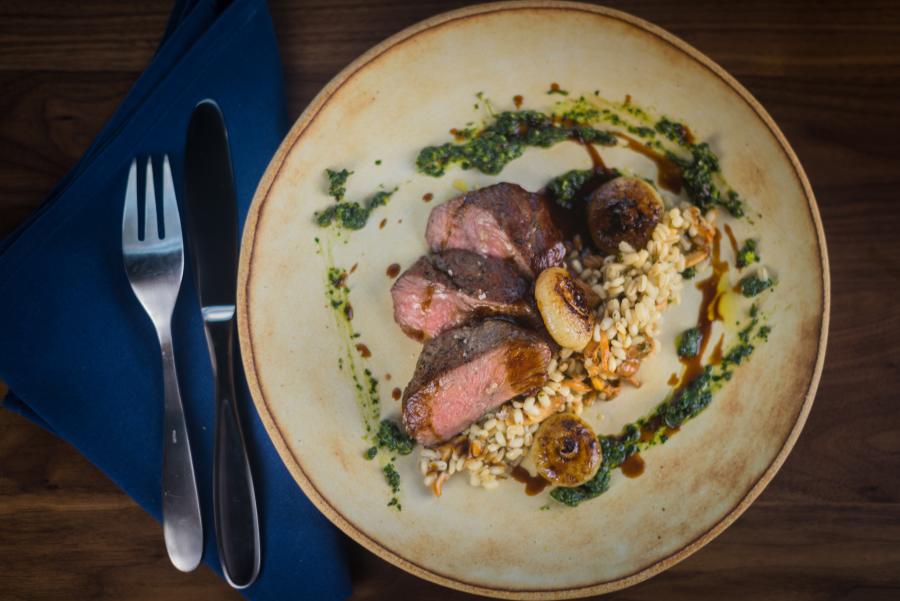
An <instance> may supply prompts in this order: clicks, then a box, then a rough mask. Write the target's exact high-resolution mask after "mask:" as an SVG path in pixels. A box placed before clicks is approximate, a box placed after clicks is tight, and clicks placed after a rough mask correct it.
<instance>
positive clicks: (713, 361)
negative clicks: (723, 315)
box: [709, 334, 725, 365]
mask: <svg viewBox="0 0 900 601" xmlns="http://www.w3.org/2000/svg"><path fill="white" fill-rule="evenodd" d="M724 342H725V334H722V335H720V336H719V341H718V342H717V343H716V346H714V347H713V350H712V352H711V353H710V354H709V363H710V365H719V364H720V363H722V357H723V355H722V343H724Z"/></svg>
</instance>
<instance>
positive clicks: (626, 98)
mask: <svg viewBox="0 0 900 601" xmlns="http://www.w3.org/2000/svg"><path fill="white" fill-rule="evenodd" d="M629 104H631V94H625V106H628V105H629Z"/></svg>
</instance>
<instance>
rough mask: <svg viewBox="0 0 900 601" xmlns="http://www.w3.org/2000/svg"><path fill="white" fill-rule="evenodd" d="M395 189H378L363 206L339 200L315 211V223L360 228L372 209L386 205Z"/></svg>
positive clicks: (353, 228)
mask: <svg viewBox="0 0 900 601" xmlns="http://www.w3.org/2000/svg"><path fill="white" fill-rule="evenodd" d="M396 191H397V189H396V188H395V189H393V190H391V191H389V192H388V191H384V190H381V191H378V192H376V193H375V194H373V195H372V196H371V197H369V200H368V201H366V203H365V206H363V205H361V204H359V203H358V202H339V203H338V204H335V205H331V206H330V207H328V208H326V209H324V210H322V211H317V212H316V214H315V219H316V223H317V224H319V226H320V227H328V226H329V225H331V224H335V225H337V226H338V227H342V228H344V229H347V230H361V229H362V228H363V227H365V225H366V223H367V222H368V221H369V216H371V215H372V211H373V210H375V209H376V208H378V207H382V206H384V205H386V204H387V202H388V200H389V199H390V198H391V195H392V194H393V193H394V192H396Z"/></svg>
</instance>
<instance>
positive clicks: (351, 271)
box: [350, 263, 359, 273]
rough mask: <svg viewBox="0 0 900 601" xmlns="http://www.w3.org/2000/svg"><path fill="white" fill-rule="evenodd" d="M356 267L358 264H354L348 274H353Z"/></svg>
mask: <svg viewBox="0 0 900 601" xmlns="http://www.w3.org/2000/svg"><path fill="white" fill-rule="evenodd" d="M357 267H359V263H354V264H353V267H351V268H350V273H353V272H354V271H356V268H357Z"/></svg>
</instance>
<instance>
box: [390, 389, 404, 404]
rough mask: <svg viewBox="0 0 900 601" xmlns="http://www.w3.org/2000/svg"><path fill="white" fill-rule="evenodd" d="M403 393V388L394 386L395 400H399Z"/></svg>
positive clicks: (392, 393) (392, 392) (392, 395)
mask: <svg viewBox="0 0 900 601" xmlns="http://www.w3.org/2000/svg"><path fill="white" fill-rule="evenodd" d="M402 394H403V391H402V390H400V389H399V388H394V389H393V390H392V391H391V398H392V399H394V400H395V401H399V400H400V396H401V395H402Z"/></svg>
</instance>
